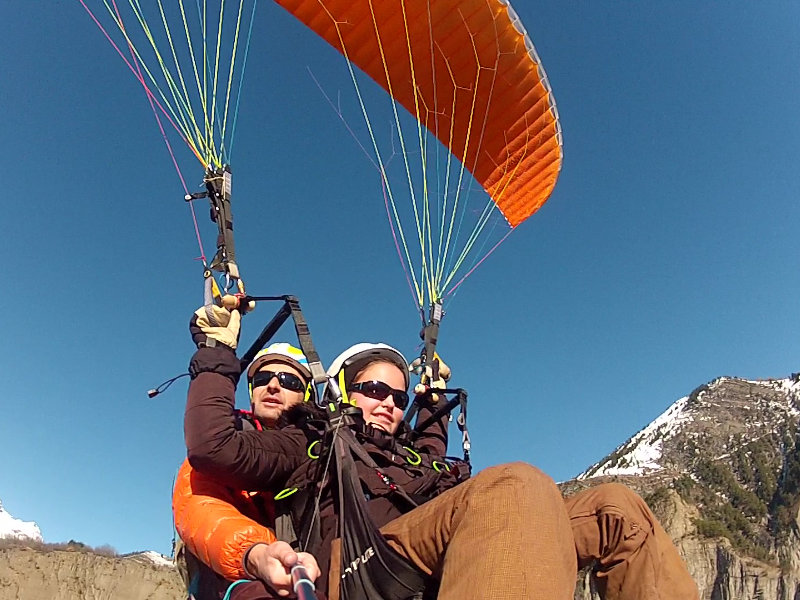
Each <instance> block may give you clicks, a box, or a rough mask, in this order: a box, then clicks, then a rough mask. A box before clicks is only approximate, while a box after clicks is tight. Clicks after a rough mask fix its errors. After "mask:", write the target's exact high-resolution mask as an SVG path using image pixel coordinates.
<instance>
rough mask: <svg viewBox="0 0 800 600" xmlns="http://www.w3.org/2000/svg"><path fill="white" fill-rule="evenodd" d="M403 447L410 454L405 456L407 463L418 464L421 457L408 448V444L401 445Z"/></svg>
mask: <svg viewBox="0 0 800 600" xmlns="http://www.w3.org/2000/svg"><path fill="white" fill-rule="evenodd" d="M403 448H404V449H405V450H407V451H408V452H409V453H410V454H411V456H406V460H407V461H408V464H410V465H412V466H414V467H416V466H417V465H418V464H420V463H421V462H422V457H421V456H420V455H419V454H417V453H416V452H414V451H413V450H412V449H411V448H409V447H408V446H403Z"/></svg>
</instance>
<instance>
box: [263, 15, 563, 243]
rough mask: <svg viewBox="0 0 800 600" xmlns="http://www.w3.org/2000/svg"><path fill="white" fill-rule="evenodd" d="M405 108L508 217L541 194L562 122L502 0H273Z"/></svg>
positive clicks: (557, 153) (553, 164)
mask: <svg viewBox="0 0 800 600" xmlns="http://www.w3.org/2000/svg"><path fill="white" fill-rule="evenodd" d="M276 1H277V2H278V4H280V5H281V6H283V7H284V8H285V9H286V10H288V11H289V12H290V13H292V14H293V15H294V16H295V17H296V18H297V19H299V20H300V21H301V22H303V23H304V24H306V25H307V26H308V27H310V28H311V29H312V30H313V31H315V32H316V33H317V34H318V35H319V36H321V37H322V38H323V39H325V40H326V41H327V42H328V43H329V44H331V45H332V46H333V47H334V48H336V49H337V50H339V51H340V52H341V53H342V54H344V55H345V57H346V58H347V59H348V60H350V61H351V62H352V63H353V64H355V65H357V66H358V67H359V68H360V69H361V70H363V71H364V72H365V73H366V74H367V75H369V77H371V78H372V79H373V80H375V81H376V82H377V83H378V84H380V85H381V86H382V87H383V88H384V89H385V90H386V91H387V92H388V93H389V94H391V95H392V97H394V99H395V100H396V101H397V102H399V103H400V104H402V105H403V106H404V107H405V108H406V109H407V110H408V111H409V112H410V113H411V114H412V115H414V116H415V117H416V118H417V119H418V120H419V121H420V122H421V123H422V124H423V125H424V126H425V127H426V128H427V129H428V130H429V131H430V132H431V133H433V134H434V135H435V136H436V137H437V138H438V139H439V141H440V142H441V143H442V144H444V146H445V147H447V148H448V149H449V150H450V152H452V154H453V155H454V156H456V157H457V158H458V159H459V160H460V161H461V162H462V163H463V164H464V165H465V166H466V167H467V169H469V171H470V172H471V173H472V175H473V176H474V177H475V179H476V180H477V181H478V182H479V183H480V184H481V186H483V188H484V189H485V190H486V192H487V193H488V194H489V195H490V196H491V198H492V200H493V201H494V202H495V204H496V205H497V207H498V209H499V210H500V211H501V213H502V214H503V216H504V217H505V218H506V220H507V221H508V223H509V224H510V225H511V226H512V227H516V226H517V225H519V224H520V223H521V222H522V221H524V220H525V219H527V218H528V217H529V216H531V215H532V214H533V213H534V212H536V211H537V210H538V209H539V208H540V207H541V206H542V205H543V204H544V202H545V201H546V200H547V198H548V197H549V195H550V193H551V192H552V190H553V187H554V186H555V183H556V179H557V178H558V173H559V171H560V169H561V160H562V148H561V129H560V125H559V122H558V113H557V111H556V106H555V101H554V99H553V95H552V92H551V89H550V85H549V83H548V81H547V77H546V75H545V73H544V70H543V69H542V67H541V64H540V61H539V58H538V56H537V54H536V51H535V49H534V47H533V44H532V43H531V41H530V38H529V37H528V36H527V34H526V33H525V30H524V28H523V27H522V25H521V24H520V22H519V19H518V18H517V16H516V14H515V13H514V11H513V9H512V8H511V6H510V5H509V4H508V3H507V2H504V1H502V0H436V1H435V2H433V1H430V0H380V1H378V0H374V1H372V0H276Z"/></svg>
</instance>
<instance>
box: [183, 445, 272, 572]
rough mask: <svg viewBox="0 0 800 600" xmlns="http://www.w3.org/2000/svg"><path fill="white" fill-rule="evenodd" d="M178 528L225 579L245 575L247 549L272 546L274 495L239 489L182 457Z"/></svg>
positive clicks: (196, 552)
mask: <svg viewBox="0 0 800 600" xmlns="http://www.w3.org/2000/svg"><path fill="white" fill-rule="evenodd" d="M172 514H173V516H174V517H175V528H176V529H177V531H178V535H180V537H181V539H182V540H183V542H184V544H186V547H187V548H188V549H189V551H190V552H191V553H192V554H194V555H195V556H196V557H197V558H199V559H200V560H201V561H202V562H203V563H205V564H206V565H208V566H209V567H211V568H212V569H213V570H214V571H215V572H216V573H218V574H219V575H222V576H223V577H224V578H225V579H228V580H231V581H233V580H236V579H244V578H248V579H249V576H248V575H247V573H246V572H245V570H244V564H243V559H244V556H245V554H246V552H247V551H248V550H249V549H250V548H251V547H252V546H253V544H256V543H266V544H271V543H272V542H274V541H275V540H276V538H275V533H274V532H273V531H272V529H270V528H269V527H267V526H265V525H263V524H262V523H272V522H273V521H274V512H273V505H272V498H271V496H269V495H267V494H265V493H263V492H260V493H249V492H245V491H241V490H239V491H237V490H234V489H231V488H229V487H226V486H224V485H222V484H220V483H218V482H216V481H215V480H214V479H212V478H210V477H208V476H206V475H203V474H202V473H198V472H197V471H195V470H194V469H192V467H191V465H190V464H189V461H188V460H184V461H183V464H182V465H181V468H180V470H179V471H178V476H177V478H176V480H175V489H174V490H173V492H172Z"/></svg>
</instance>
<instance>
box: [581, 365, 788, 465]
mask: <svg viewBox="0 0 800 600" xmlns="http://www.w3.org/2000/svg"><path fill="white" fill-rule="evenodd" d="M798 417H800V378H799V377H798V376H797V375H794V376H792V377H789V378H786V379H765V380H755V381H751V380H746V379H738V378H732V377H720V378H718V379H715V380H714V381H712V382H710V383H708V384H706V385H702V386H700V387H699V388H697V389H696V390H694V391H693V392H692V393H691V394H690V395H689V396H686V397H684V398H681V399H680V400H678V401H676V402H675V403H674V404H673V405H672V406H670V407H669V408H668V409H667V410H666V411H665V412H664V413H663V414H662V415H660V416H659V417H658V418H656V419H655V420H654V421H653V422H652V423H650V424H649V425H648V426H647V427H645V428H644V429H642V430H641V431H640V432H639V433H637V434H636V435H634V436H633V437H632V438H630V439H629V440H628V441H627V442H625V443H624V444H622V445H621V446H619V447H617V449H616V450H614V452H612V453H611V454H610V455H608V456H607V457H605V458H604V459H603V460H601V461H600V462H598V463H596V464H594V465H592V466H591V467H589V468H588V469H586V471H584V472H583V473H581V474H580V475H578V476H577V479H579V480H583V479H587V478H590V477H600V476H616V475H621V476H625V475H649V474H654V473H657V472H659V471H665V470H666V471H681V472H691V471H692V467H693V465H695V464H696V463H697V460H698V459H700V458H703V459H713V460H723V459H725V458H726V457H727V456H728V455H729V453H730V452H731V451H734V450H737V449H740V448H742V447H743V445H746V444H751V443H753V442H754V441H756V440H759V439H764V438H766V437H768V436H777V435H778V433H779V432H780V431H787V426H789V430H793V429H794V426H795V425H796V423H797V420H798Z"/></svg>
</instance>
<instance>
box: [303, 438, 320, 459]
mask: <svg viewBox="0 0 800 600" xmlns="http://www.w3.org/2000/svg"><path fill="white" fill-rule="evenodd" d="M317 444H319V440H315V441H313V442H311V444H310V445H309V447H308V450H307V451H306V454H308V458H310V459H311V460H317V459H318V458H319V454H312V453H311V449H312V448H313V447H314V446H316V445H317Z"/></svg>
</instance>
